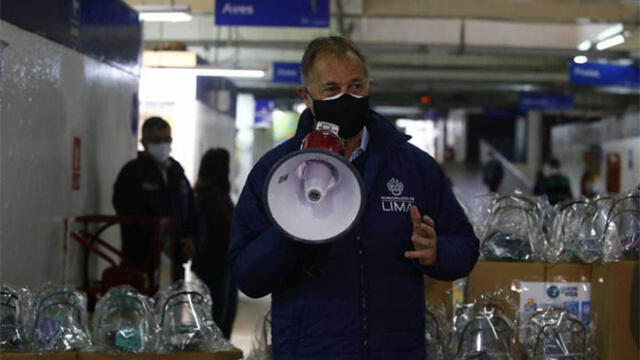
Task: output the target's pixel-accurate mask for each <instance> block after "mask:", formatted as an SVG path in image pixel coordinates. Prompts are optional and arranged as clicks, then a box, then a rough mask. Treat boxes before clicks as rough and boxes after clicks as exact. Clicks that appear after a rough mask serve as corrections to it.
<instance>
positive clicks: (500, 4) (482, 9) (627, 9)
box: [363, 0, 640, 22]
mask: <svg viewBox="0 0 640 360" xmlns="http://www.w3.org/2000/svg"><path fill="white" fill-rule="evenodd" d="M638 11H640V5H638V4H637V3H636V4H633V3H616V2H586V1H575V2H574V1H549V0H545V1H505V0H496V1H477V0H447V1H442V0H393V1H389V0H364V3H363V14H364V15H365V16H409V17H446V18H479V19H511V20H531V21H539V20H544V21H558V22H575V21H576V19H578V18H585V19H592V20H597V21H606V22H630V21H633V19H634V18H636V17H637V14H638Z"/></svg>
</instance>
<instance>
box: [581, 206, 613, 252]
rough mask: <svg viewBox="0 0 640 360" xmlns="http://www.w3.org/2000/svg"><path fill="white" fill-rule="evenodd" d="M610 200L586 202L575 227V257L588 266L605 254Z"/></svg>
mask: <svg viewBox="0 0 640 360" xmlns="http://www.w3.org/2000/svg"><path fill="white" fill-rule="evenodd" d="M611 202H612V199H611V198H609V197H595V198H592V199H589V200H588V204H589V206H587V207H585V208H584V209H583V212H582V216H581V218H580V220H579V224H578V225H577V226H576V228H577V233H576V234H575V236H576V239H577V249H576V256H577V257H578V258H579V259H580V261H582V262H584V263H587V264H590V263H593V262H595V261H597V260H599V259H602V257H603V255H604V252H605V244H604V235H605V231H606V229H607V213H608V212H609V209H610V208H611Z"/></svg>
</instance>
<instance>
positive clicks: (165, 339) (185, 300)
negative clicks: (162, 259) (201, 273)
mask: <svg viewBox="0 0 640 360" xmlns="http://www.w3.org/2000/svg"><path fill="white" fill-rule="evenodd" d="M157 305H158V306H160V315H159V316H160V324H159V325H160V346H161V350H162V351H164V352H176V351H216V350H220V349H222V348H223V347H224V346H225V344H226V342H225V340H224V338H223V336H222V332H221V331H220V329H219V328H218V326H217V325H216V324H215V323H214V322H213V318H212V315H211V296H210V295H209V291H208V290H207V289H206V287H204V285H202V284H199V283H186V284H179V285H178V286H173V287H172V288H170V289H169V291H167V292H166V293H165V294H163V295H162V296H161V298H160V302H159V303H158V304H157Z"/></svg>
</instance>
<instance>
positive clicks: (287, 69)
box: [273, 62, 302, 84]
mask: <svg viewBox="0 0 640 360" xmlns="http://www.w3.org/2000/svg"><path fill="white" fill-rule="evenodd" d="M301 79H302V76H301V74H300V63H297V62H275V63H273V82H274V83H293V84H301V83H302V80H301Z"/></svg>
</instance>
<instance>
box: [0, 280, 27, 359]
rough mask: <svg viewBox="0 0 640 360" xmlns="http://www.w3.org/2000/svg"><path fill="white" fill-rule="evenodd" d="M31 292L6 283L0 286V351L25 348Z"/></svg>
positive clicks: (15, 350)
mask: <svg viewBox="0 0 640 360" xmlns="http://www.w3.org/2000/svg"><path fill="white" fill-rule="evenodd" d="M31 305H32V304H31V293H30V292H29V291H28V290H27V289H22V288H17V287H13V286H10V285H7V284H4V285H2V286H0V352H21V351H26V350H27V345H28V341H27V330H26V324H27V316H28V314H29V313H30V311H31V310H30V309H31Z"/></svg>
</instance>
